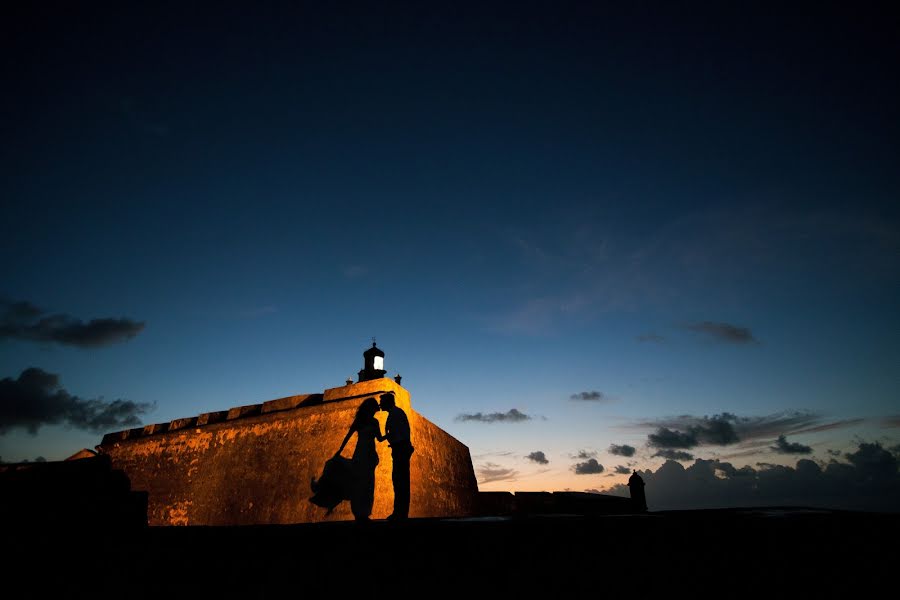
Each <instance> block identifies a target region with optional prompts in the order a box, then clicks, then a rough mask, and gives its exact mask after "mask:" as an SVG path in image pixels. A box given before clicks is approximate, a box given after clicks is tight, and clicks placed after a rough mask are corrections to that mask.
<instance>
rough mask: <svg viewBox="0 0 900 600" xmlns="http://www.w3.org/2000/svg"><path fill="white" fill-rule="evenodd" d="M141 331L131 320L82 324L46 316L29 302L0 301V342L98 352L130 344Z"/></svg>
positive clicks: (59, 317) (140, 324)
mask: <svg viewBox="0 0 900 600" xmlns="http://www.w3.org/2000/svg"><path fill="white" fill-rule="evenodd" d="M143 328H144V323H141V322H138V321H132V320H131V319H124V318H122V319H111V318H104V319H91V320H90V321H88V322H87V323H85V322H84V321H82V320H81V319H76V318H75V317H72V316H70V315H67V314H62V313H59V314H48V313H46V312H45V311H43V310H41V309H40V308H38V307H37V306H35V305H33V304H31V303H30V302H10V301H7V300H0V340H2V339H15V340H29V341H33V342H55V343H57V344H63V345H67V346H77V347H80V348H97V347H100V346H106V345H109V344H114V343H116V342H124V341H126V340H129V339H131V338H133V337H134V336H136V335H137V334H138V333H140V332H141V330H142V329H143Z"/></svg>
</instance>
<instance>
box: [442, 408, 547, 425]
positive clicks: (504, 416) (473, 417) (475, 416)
mask: <svg viewBox="0 0 900 600" xmlns="http://www.w3.org/2000/svg"><path fill="white" fill-rule="evenodd" d="M532 418H533V417H532V416H531V415H526V414H525V413H523V412H522V411H520V410H519V409H517V408H511V409H509V410H508V411H507V412H505V413H501V412H494V413H480V412H477V413H462V414H459V415H457V416H456V420H457V421H460V422H463V423H466V422H470V421H474V422H476V423H522V422H524V421H530V420H531V419H532Z"/></svg>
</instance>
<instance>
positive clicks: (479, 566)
mask: <svg viewBox="0 0 900 600" xmlns="http://www.w3.org/2000/svg"><path fill="white" fill-rule="evenodd" d="M5 533H6V535H4V538H5V540H4V546H5V552H6V553H7V556H6V558H4V560H3V567H4V569H3V571H4V573H5V575H4V579H5V581H6V582H7V584H8V585H11V584H12V582H13V581H16V582H22V583H25V591H23V592H22V595H21V596H20V597H52V596H62V595H63V594H64V595H65V596H70V597H93V598H158V599H165V598H173V597H178V598H181V597H193V598H213V597H228V598H285V597H290V598H327V597H333V598H345V597H348V596H351V595H352V596H357V597H362V596H363V595H364V596H367V597H372V598H380V597H384V598H391V597H398V596H400V597H407V596H419V597H422V598H430V597H439V598H443V597H445V596H447V595H448V594H449V597H454V596H457V597H458V596H459V595H460V594H464V595H466V596H472V597H480V596H481V595H482V594H485V593H490V594H499V595H501V596H502V597H504V598H505V597H511V596H513V595H516V596H523V597H526V598H531V597H540V596H550V597H557V596H560V595H563V594H572V593H579V594H590V595H591V596H603V595H610V594H613V593H614V594H616V595H617V596H619V597H623V596H622V595H624V597H634V598H650V597H654V596H657V595H662V594H665V595H666V596H667V597H672V598H697V597H703V598H732V597H746V596H757V595H761V594H763V595H766V596H774V597H782V596H783V595H784V594H787V593H791V594H797V595H798V597H815V596H817V595H820V594H826V595H828V596H832V595H835V594H841V595H844V594H852V596H854V597H858V596H859V595H860V594H864V593H867V592H871V591H874V590H878V589H879V588H881V589H882V590H883V591H882V592H881V593H880V594H879V595H880V596H884V597H892V596H894V595H895V593H896V591H897V589H896V582H897V576H898V574H900V561H898V548H897V544H898V539H900V537H898V534H900V515H879V514H864V513H840V512H828V511H814V510H802V509H748V510H728V511H683V512H672V513H650V514H647V515H641V516H638V515H635V516H609V517H573V516H541V517H533V518H515V519H491V518H484V519H475V520H414V521H410V522H408V523H406V524H402V525H394V524H390V523H386V522H374V523H371V524H369V525H365V526H360V525H356V524H355V523H328V524H317V525H296V526H266V527H237V528H225V527H172V528H149V529H145V530H139V531H133V530H132V531H105V532H97V531H89V530H83V529H82V530H68V531H64V530H58V529H57V530H54V531H40V530H35V529H34V528H31V527H20V528H14V529H8V530H7V531H6V532H5ZM10 589H11V588H10V587H7V591H9V590H10ZM4 596H7V594H4ZM8 597H12V596H8Z"/></svg>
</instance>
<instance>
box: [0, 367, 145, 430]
mask: <svg viewBox="0 0 900 600" xmlns="http://www.w3.org/2000/svg"><path fill="white" fill-rule="evenodd" d="M152 408H153V405H152V404H147V403H138V402H132V401H130V400H113V401H112V402H107V401H105V400H102V399H83V398H79V397H78V396H73V395H72V394H70V393H68V392H67V391H66V390H64V389H62V388H61V387H59V376H57V375H54V374H53V373H47V372H46V371H43V370H41V369H38V368H35V367H31V368H28V369H25V370H24V371H22V373H21V374H20V375H19V377H18V379H13V378H11V377H6V378H4V379H0V435H3V434H5V433H7V432H8V431H9V430H10V429H12V428H15V427H21V428H23V429H25V430H27V431H28V432H29V433H31V434H36V433H37V431H38V429H40V428H41V426H43V425H58V424H65V425H68V426H70V427H74V428H76V429H84V430H87V431H92V432H97V433H102V432H104V431H109V430H111V429H122V428H125V427H134V426H137V425H140V424H141V420H140V419H139V418H138V415H142V414H145V413H146V412H148V411H149V410H151V409H152Z"/></svg>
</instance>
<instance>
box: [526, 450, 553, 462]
mask: <svg viewBox="0 0 900 600" xmlns="http://www.w3.org/2000/svg"><path fill="white" fill-rule="evenodd" d="M525 458H527V459H528V460H532V461H534V462H536V463H537V464H539V465H548V464H550V461H549V460H547V455H545V454H544V453H543V452H541V451H540V450H536V451H534V452H532V453H531V454H529V455H528V456H526V457H525Z"/></svg>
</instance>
